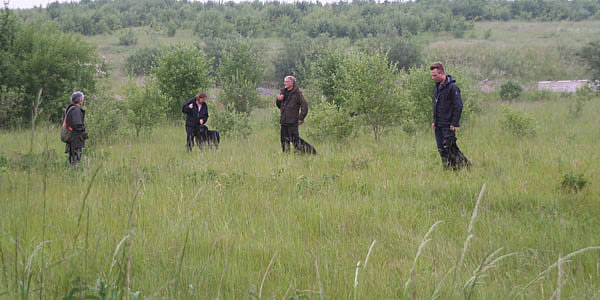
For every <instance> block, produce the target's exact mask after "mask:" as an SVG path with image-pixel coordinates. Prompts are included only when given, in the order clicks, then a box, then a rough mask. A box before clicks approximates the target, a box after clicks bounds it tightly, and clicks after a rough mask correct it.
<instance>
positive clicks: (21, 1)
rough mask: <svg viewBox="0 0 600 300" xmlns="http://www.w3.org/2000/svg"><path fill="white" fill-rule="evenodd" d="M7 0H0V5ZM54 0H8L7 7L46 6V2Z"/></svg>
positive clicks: (66, 0) (63, 0) (64, 0)
mask: <svg viewBox="0 0 600 300" xmlns="http://www.w3.org/2000/svg"><path fill="white" fill-rule="evenodd" d="M6 1H7V0H2V2H0V3H2V4H0V5H2V7H4V3H5V2H6ZM52 2H56V0H8V8H33V7H34V6H37V7H39V6H40V5H41V6H42V7H46V5H48V3H52ZM58 2H71V1H69V0H59V1H58Z"/></svg>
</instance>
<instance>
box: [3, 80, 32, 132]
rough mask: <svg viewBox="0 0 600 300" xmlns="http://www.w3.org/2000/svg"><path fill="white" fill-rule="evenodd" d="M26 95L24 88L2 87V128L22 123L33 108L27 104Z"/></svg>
mask: <svg viewBox="0 0 600 300" xmlns="http://www.w3.org/2000/svg"><path fill="white" fill-rule="evenodd" d="M25 97H26V95H25V92H23V89H22V88H8V87H6V86H2V87H0V124H2V128H14V127H18V126H19V125H21V123H22V122H23V117H24V116H25V115H26V113H27V112H28V111H29V110H30V109H31V108H30V107H29V106H27V105H25V101H24V99H25Z"/></svg>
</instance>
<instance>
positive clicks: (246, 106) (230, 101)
mask: <svg viewBox="0 0 600 300" xmlns="http://www.w3.org/2000/svg"><path fill="white" fill-rule="evenodd" d="M222 82H223V86H222V88H223V92H222V94H221V97H220V99H221V101H222V102H223V104H224V105H225V107H227V108H229V109H233V110H235V111H236V112H241V113H246V114H248V113H250V111H252V109H253V108H254V107H255V106H256V104H257V103H258V93H257V92H256V85H255V84H254V83H252V82H250V81H249V80H245V79H243V78H242V76H240V75H233V76H232V77H231V78H229V79H225V80H222Z"/></svg>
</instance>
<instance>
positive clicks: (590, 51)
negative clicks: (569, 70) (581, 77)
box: [577, 40, 600, 80]
mask: <svg viewBox="0 0 600 300" xmlns="http://www.w3.org/2000/svg"><path fill="white" fill-rule="evenodd" d="M577 56H579V57H580V59H581V61H582V62H584V63H585V65H586V66H587V69H588V71H589V72H590V74H591V77H592V78H591V79H593V80H600V40H599V41H595V42H590V43H588V44H587V45H585V46H583V48H581V49H580V50H579V51H577Z"/></svg>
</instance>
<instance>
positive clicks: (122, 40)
mask: <svg viewBox="0 0 600 300" xmlns="http://www.w3.org/2000/svg"><path fill="white" fill-rule="evenodd" d="M135 44H137V37H136V36H135V33H134V32H133V30H131V29H129V30H126V31H124V32H122V33H121V34H120V35H119V45H120V46H132V45H135Z"/></svg>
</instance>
